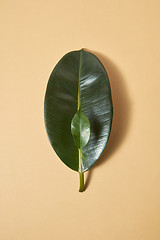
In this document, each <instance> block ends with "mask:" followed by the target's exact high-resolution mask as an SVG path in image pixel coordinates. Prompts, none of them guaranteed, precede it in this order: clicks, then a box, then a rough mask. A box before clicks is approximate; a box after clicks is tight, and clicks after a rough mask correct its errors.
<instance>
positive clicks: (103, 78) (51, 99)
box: [44, 50, 112, 172]
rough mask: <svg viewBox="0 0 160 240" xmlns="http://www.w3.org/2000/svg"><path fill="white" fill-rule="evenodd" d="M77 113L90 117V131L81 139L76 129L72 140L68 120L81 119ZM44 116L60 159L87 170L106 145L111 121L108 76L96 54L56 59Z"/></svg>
mask: <svg viewBox="0 0 160 240" xmlns="http://www.w3.org/2000/svg"><path fill="white" fill-rule="evenodd" d="M80 112H82V113H83V114H84V116H86V117H87V119H89V122H90V133H89V135H87V137H86V138H85V139H83V140H82V135H81V131H80V130H79V131H80V132H79V133H78V132H77V133H76V134H78V135H76V140H75V135H74V133H73V131H72V132H71V129H72V126H71V123H73V120H75V119H74V118H73V117H74V116H75V117H76V116H77V117H79V120H80V115H77V114H79V113H80ZM75 114H76V115H75ZM44 115H45V125H46V130H47V133H48V137H49V140H50V143H51V145H52V147H53V148H54V150H55V152H56V153H57V155H58V156H59V158H60V159H61V160H62V161H63V162H64V163H65V164H66V165H67V166H68V167H70V168H71V169H73V170H75V171H78V172H85V171H87V170H88V169H90V168H91V167H92V165H93V164H94V163H95V162H96V161H97V159H98V158H99V156H100V155H101V153H102V151H103V150H104V148H105V146H106V144H107V141H108V138H109V135H110V130H111V124H112V99H111V90H110V84H109V79H108V75H107V73H106V71H105V69H104V67H103V65H102V63H101V62H100V61H99V59H98V58H97V57H96V56H95V55H93V54H92V53H89V52H87V51H84V50H80V51H73V52H69V53H68V54H66V55H65V56H64V57H63V58H62V59H61V60H60V61H59V62H58V64H57V65H56V67H55V68H54V70H53V72H52V74H51V76H50V78H49V81H48V85H47V90H46V94H45V104H44ZM83 120H84V119H83ZM83 120H82V121H83ZM80 122H81V121H79V124H80ZM74 124H75V122H74ZM76 128H77V127H76ZM72 130H73V129H72ZM85 131H86V129H85ZM85 133H86V132H85ZM72 134H73V136H72ZM89 136H90V138H89ZM87 138H88V140H89V141H88V140H87ZM78 141H79V143H78ZM81 141H82V142H83V141H84V142H83V144H80V142H81ZM87 142H88V143H87ZM75 143H76V144H75ZM84 143H85V144H84ZM82 156H84V157H82Z"/></svg>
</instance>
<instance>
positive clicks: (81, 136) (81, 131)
mask: <svg viewBox="0 0 160 240" xmlns="http://www.w3.org/2000/svg"><path fill="white" fill-rule="evenodd" d="M71 133H72V135H73V139H74V141H75V144H76V146H77V147H78V148H79V149H81V148H82V147H84V146H85V145H86V144H87V143H88V141H89V137H90V123H89V120H88V118H87V117H86V116H85V115H84V113H82V112H81V111H80V110H79V111H78V112H77V113H76V114H75V115H74V117H73V119H72V122H71Z"/></svg>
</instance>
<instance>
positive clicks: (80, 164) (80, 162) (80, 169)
mask: <svg viewBox="0 0 160 240" xmlns="http://www.w3.org/2000/svg"><path fill="white" fill-rule="evenodd" d="M82 51H83V50H81V51H80V60H79V72H78V104H77V111H79V110H80V74H81V64H82V63H81V62H82ZM80 120H81V119H80ZM79 130H81V129H79ZM78 157H79V172H82V156H81V149H79V148H78Z"/></svg>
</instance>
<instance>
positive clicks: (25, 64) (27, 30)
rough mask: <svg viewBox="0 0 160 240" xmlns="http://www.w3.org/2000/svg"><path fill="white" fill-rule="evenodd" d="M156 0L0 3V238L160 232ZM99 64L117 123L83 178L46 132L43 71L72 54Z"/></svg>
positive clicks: (147, 238) (136, 237)
mask: <svg viewBox="0 0 160 240" xmlns="http://www.w3.org/2000/svg"><path fill="white" fill-rule="evenodd" d="M159 31H160V3H159V0H133V1H132V0H99V1H96V0H92V1H91V0H88V1H86V0H81V1H76V0H67V1H60V0H52V1H49V0H45V1H41V0H32V1H31V0H29V1H20V0H1V1H0V34H1V37H0V66H1V70H0V112H1V118H0V148H1V149H0V240H44V239H46V240H52V239H59V240H62V239H68V240H69V239H76V240H82V239H84V240H88V239H92V240H97V239H101V240H103V239H107V240H151V239H152V240H159V239H160V146H159V136H160V112H159V106H160V97H159V92H160V65H159V64H160V32H159ZM81 48H87V49H88V50H89V51H92V52H95V54H96V55H97V56H98V57H99V58H100V60H101V61H102V63H103V64H104V65H105V67H106V69H107V71H108V74H109V77H110V82H111V87H112V94H113V103H114V121H113V129H112V133H111V138H110V140H109V143H108V146H107V148H106V150H105V152H104V153H103V155H102V157H101V158H100V159H99V162H97V164H96V165H95V167H94V168H93V169H92V170H91V171H90V173H86V174H85V179H86V181H87V189H86V191H85V192H84V193H79V192H78V188H79V176H78V174H77V173H76V172H74V171H72V170H70V169H69V168H67V167H66V166H65V165H64V164H63V163H62V162H61V161H60V160H59V159H58V157H57V156H56V154H55V153H54V151H53V150H52V148H51V146H50V143H49V141H48V139H47V135H46V131H45V127H44V121H43V100H44V94H45V89H46V85H47V81H48V78H49V75H50V73H51V71H52V69H53V68H54V66H55V64H56V63H57V62H58V61H59V59H60V58H61V57H62V56H63V55H64V54H66V53H67V52H69V51H72V50H79V49H81Z"/></svg>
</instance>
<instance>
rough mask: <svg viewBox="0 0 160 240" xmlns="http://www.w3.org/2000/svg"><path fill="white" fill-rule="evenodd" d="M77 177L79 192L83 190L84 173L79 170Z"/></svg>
mask: <svg viewBox="0 0 160 240" xmlns="http://www.w3.org/2000/svg"><path fill="white" fill-rule="evenodd" d="M79 177H80V187H79V192H83V191H84V173H83V172H79Z"/></svg>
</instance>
